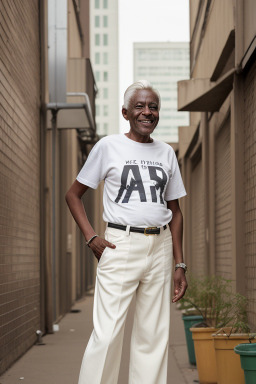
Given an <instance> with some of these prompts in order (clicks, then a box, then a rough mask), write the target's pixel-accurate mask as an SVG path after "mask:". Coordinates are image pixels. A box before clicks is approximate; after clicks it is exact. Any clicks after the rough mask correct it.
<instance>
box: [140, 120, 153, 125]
mask: <svg viewBox="0 0 256 384" xmlns="http://www.w3.org/2000/svg"><path fill="white" fill-rule="evenodd" d="M138 121H139V122H140V123H143V124H152V123H153V121H154V120H138Z"/></svg>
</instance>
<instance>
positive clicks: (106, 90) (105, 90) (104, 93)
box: [103, 88, 108, 99]
mask: <svg viewBox="0 0 256 384" xmlns="http://www.w3.org/2000/svg"><path fill="white" fill-rule="evenodd" d="M107 98H108V88H103V99H107Z"/></svg>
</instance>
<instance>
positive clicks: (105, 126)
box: [103, 123, 108, 133]
mask: <svg viewBox="0 0 256 384" xmlns="http://www.w3.org/2000/svg"><path fill="white" fill-rule="evenodd" d="M103 128H104V133H107V132H108V123H104V125H103Z"/></svg>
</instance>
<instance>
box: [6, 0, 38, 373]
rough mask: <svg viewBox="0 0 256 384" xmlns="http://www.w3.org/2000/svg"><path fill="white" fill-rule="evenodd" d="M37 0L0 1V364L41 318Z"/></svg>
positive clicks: (14, 354) (21, 346) (22, 345)
mask: <svg viewBox="0 0 256 384" xmlns="http://www.w3.org/2000/svg"><path fill="white" fill-rule="evenodd" d="M38 6H39V2H38V1H34V0H26V1H23V0H15V1H11V0H6V1H4V2H1V13H0V35H1V39H0V52H1V59H2V63H1V77H0V81H1V87H0V97H1V105H2V106H1V129H0V239H1V240H0V274H1V277H0V334H1V339H0V345H1V356H0V357H1V359H2V360H1V367H0V371H1V372H2V371H3V370H5V369H6V368H7V367H8V366H9V365H10V364H11V363H12V362H13V361H14V360H15V359H17V358H18V357H19V356H20V355H21V354H22V353H24V352H25V350H26V349H28V348H29V347H30V346H31V345H32V343H33V342H34V341H35V332H36V330H37V329H38V327H39V326H40V325H39V324H40V321H39V313H40V312H39V311H40V295H39V293H40V291H39V287H40V271H39V261H40V260H39V256H40V255H39V242H40V238H39V231H40V227H39V160H40V153H39V132H40V112H39V111H40V50H39V10H38Z"/></svg>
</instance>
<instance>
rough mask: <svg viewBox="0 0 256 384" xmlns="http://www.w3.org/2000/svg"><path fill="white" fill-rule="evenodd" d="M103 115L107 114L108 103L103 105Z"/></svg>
mask: <svg viewBox="0 0 256 384" xmlns="http://www.w3.org/2000/svg"><path fill="white" fill-rule="evenodd" d="M103 115H104V116H108V105H103Z"/></svg>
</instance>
